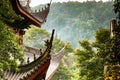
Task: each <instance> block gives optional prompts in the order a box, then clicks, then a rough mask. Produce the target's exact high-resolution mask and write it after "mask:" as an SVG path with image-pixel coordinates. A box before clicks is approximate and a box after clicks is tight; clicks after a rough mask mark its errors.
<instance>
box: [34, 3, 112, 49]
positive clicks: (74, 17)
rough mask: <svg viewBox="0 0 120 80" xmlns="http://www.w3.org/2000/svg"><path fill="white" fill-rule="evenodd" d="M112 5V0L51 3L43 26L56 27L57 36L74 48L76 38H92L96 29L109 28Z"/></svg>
mask: <svg viewBox="0 0 120 80" xmlns="http://www.w3.org/2000/svg"><path fill="white" fill-rule="evenodd" d="M112 6H113V2H106V3H103V2H102V1H100V2H95V1H87V2H84V3H80V2H67V3H53V4H52V5H51V10H50V14H49V16H48V19H47V22H46V23H45V24H44V25H43V28H46V29H47V30H48V31H51V29H56V35H57V36H58V38H60V39H62V40H64V41H70V42H71V43H72V45H73V47H75V48H76V47H77V44H78V43H77V42H78V40H83V39H89V40H94V35H95V32H96V30H98V29H100V28H109V23H110V19H112V18H114V17H113V16H114V13H113V7H112ZM35 8H39V6H37V7H35Z"/></svg>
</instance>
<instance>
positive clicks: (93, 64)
mask: <svg viewBox="0 0 120 80" xmlns="http://www.w3.org/2000/svg"><path fill="white" fill-rule="evenodd" d="M103 39H104V40H103ZM108 40H109V30H107V29H101V30H99V31H97V32H96V41H95V42H92V43H91V42H89V41H88V40H83V41H80V42H79V44H80V45H81V47H82V48H80V49H76V50H75V55H76V56H77V65H76V67H77V68H78V69H79V73H78V75H79V77H77V79H76V80H80V79H82V80H103V79H104V75H103V70H104V64H105V63H104V57H102V56H103V55H104V54H105V49H106V44H105V43H106V42H107V41H108ZM101 53H102V54H101ZM75 76H76V75H75Z"/></svg>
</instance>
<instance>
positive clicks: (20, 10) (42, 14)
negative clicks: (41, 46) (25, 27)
mask: <svg viewBox="0 0 120 80" xmlns="http://www.w3.org/2000/svg"><path fill="white" fill-rule="evenodd" d="M28 1H29V0H28ZM10 2H11V4H12V7H13V9H14V11H15V12H16V13H17V14H19V15H21V16H22V17H24V19H25V21H26V22H27V23H29V24H33V25H36V26H38V27H41V25H42V24H43V23H44V22H46V18H47V15H48V13H49V10H50V5H51V2H50V4H48V5H47V6H46V7H45V8H44V9H43V10H42V11H39V12H32V11H28V12H27V11H26V10H25V9H24V7H22V6H21V4H20V2H19V0H10ZM28 7H29V6H28ZM29 8H30V7H29ZM29 12H30V13H29Z"/></svg>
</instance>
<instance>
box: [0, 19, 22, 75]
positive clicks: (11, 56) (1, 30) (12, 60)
mask: <svg viewBox="0 0 120 80" xmlns="http://www.w3.org/2000/svg"><path fill="white" fill-rule="evenodd" d="M18 41H19V38H18V37H17V36H15V34H14V33H13V32H12V31H11V30H9V29H8V26H6V25H5V24H4V23H3V22H1V21H0V72H1V71H3V70H9V69H11V67H12V68H14V69H15V68H16V69H17V66H18V62H20V63H23V61H24V60H23V57H24V56H23V54H22V52H23V51H22V47H20V46H19V44H18ZM0 74H1V73H0Z"/></svg>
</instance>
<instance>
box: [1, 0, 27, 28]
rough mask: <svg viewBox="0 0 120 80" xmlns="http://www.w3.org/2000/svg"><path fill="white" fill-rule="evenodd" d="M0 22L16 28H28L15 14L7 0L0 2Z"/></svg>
mask: <svg viewBox="0 0 120 80" xmlns="http://www.w3.org/2000/svg"><path fill="white" fill-rule="evenodd" d="M0 20H1V21H3V22H4V23H6V24H8V25H9V26H13V27H16V28H21V29H23V28H27V27H29V25H28V24H27V23H26V22H25V21H23V18H22V17H21V16H20V15H17V14H15V12H14V11H13V8H12V5H11V3H10V1H9V0H1V1H0Z"/></svg>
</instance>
